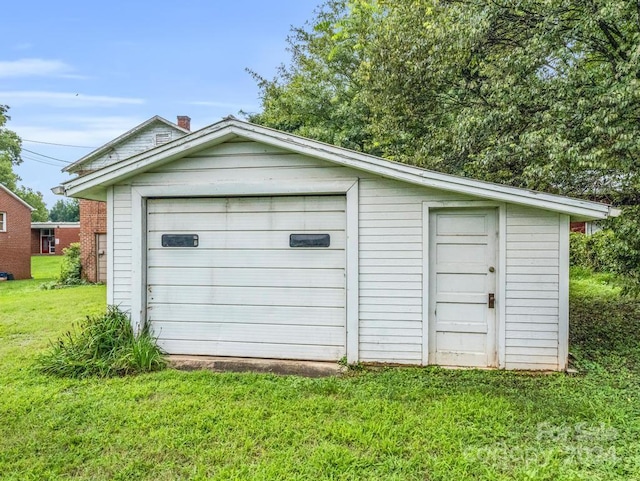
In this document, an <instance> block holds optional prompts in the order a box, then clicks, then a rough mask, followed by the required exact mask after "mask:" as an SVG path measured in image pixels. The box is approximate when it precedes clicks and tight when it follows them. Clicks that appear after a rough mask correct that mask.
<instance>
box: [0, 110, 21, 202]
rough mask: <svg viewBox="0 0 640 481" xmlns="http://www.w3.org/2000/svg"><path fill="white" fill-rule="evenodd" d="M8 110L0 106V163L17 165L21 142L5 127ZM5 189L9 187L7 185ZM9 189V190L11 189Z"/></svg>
mask: <svg viewBox="0 0 640 481" xmlns="http://www.w3.org/2000/svg"><path fill="white" fill-rule="evenodd" d="M8 110H9V107H8V106H7V105H1V104H0V161H8V162H10V163H12V164H15V165H17V164H20V163H21V162H22V159H20V148H21V146H22V141H21V140H20V137H18V136H17V135H16V133H15V132H13V131H11V130H9V129H7V128H6V127H5V124H6V123H7V121H8V120H10V119H11V117H9V116H8V115H7V111H8ZM0 183H3V184H4V182H3V180H2V179H0ZM7 187H9V186H8V185H7ZM9 188H10V189H11V187H9Z"/></svg>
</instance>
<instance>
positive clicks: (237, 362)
mask: <svg viewBox="0 0 640 481" xmlns="http://www.w3.org/2000/svg"><path fill="white" fill-rule="evenodd" d="M168 360H169V365H170V366H171V367H173V368H175V369H181V370H185V371H193V370H198V369H208V370H210V371H216V372H264V373H271V374H281V375H295V376H305V377H327V376H335V375H337V374H340V373H342V372H344V370H345V367H344V366H340V365H339V364H338V363H335V362H316V361H287V360H283V359H252V358H244V357H214V356H182V355H171V356H168Z"/></svg>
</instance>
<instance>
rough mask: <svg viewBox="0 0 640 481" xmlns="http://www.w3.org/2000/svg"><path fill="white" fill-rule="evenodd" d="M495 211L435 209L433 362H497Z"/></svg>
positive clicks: (481, 364) (431, 280)
mask: <svg viewBox="0 0 640 481" xmlns="http://www.w3.org/2000/svg"><path fill="white" fill-rule="evenodd" d="M496 225H497V221H496V210H495V209H442V210H432V211H431V213H430V218H429V233H430V235H429V237H430V239H429V253H430V254H429V266H430V268H429V271H430V273H429V276H430V277H429V286H430V289H429V363H430V364H439V365H445V366H468V367H487V366H495V365H496V362H497V356H496V340H495V339H496V314H495V308H490V307H489V306H488V298H489V294H490V293H492V294H495V287H496V273H495V271H496V269H495V265H496V264H495V262H496V245H497V243H496V238H497V229H496Z"/></svg>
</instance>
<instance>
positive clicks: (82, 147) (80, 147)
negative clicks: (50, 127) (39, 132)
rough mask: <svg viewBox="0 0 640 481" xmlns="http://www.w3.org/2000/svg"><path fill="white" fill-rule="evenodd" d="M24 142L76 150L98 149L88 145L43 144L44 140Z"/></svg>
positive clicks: (25, 140)
mask: <svg viewBox="0 0 640 481" xmlns="http://www.w3.org/2000/svg"><path fill="white" fill-rule="evenodd" d="M22 141H23V142H31V143H34V144H46V145H57V146H59V147H75V148H76V149H95V148H96V147H89V146H88V145H70V144H57V143H55V142H43V141H42V140H29V139H22Z"/></svg>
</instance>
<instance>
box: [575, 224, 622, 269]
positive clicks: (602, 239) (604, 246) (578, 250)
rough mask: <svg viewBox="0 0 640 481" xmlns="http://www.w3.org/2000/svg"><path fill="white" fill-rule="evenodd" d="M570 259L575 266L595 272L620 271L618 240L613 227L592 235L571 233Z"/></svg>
mask: <svg viewBox="0 0 640 481" xmlns="http://www.w3.org/2000/svg"><path fill="white" fill-rule="evenodd" d="M569 239H570V249H569V252H570V261H571V265H572V266H575V267H584V268H587V269H590V270H592V271H595V272H619V271H620V269H619V265H618V259H617V249H618V240H617V238H616V234H615V233H614V232H613V231H612V230H611V229H603V230H600V231H598V232H595V233H594V234H591V235H585V234H580V233H578V232H572V233H571V234H570V238H569Z"/></svg>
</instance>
